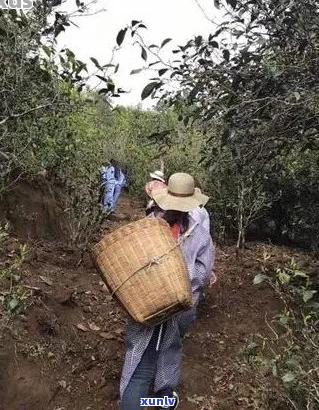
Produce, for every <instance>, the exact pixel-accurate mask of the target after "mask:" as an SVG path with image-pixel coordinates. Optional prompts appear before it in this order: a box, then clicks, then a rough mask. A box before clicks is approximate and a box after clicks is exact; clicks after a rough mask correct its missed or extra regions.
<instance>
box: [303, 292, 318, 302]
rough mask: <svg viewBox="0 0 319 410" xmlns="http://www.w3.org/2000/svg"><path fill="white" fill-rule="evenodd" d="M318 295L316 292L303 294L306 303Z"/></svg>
mask: <svg viewBox="0 0 319 410" xmlns="http://www.w3.org/2000/svg"><path fill="white" fill-rule="evenodd" d="M316 293H317V291H316V290H305V291H304V292H302V300H303V301H304V302H305V303H306V302H308V300H310V299H312V298H313V296H314V295H315V294H316Z"/></svg>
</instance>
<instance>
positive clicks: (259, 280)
mask: <svg viewBox="0 0 319 410" xmlns="http://www.w3.org/2000/svg"><path fill="white" fill-rule="evenodd" d="M269 279H270V278H269V276H267V275H264V274H262V273H258V275H256V276H255V277H254V281H253V284H254V285H259V284H260V283H263V282H265V281H268V280H269Z"/></svg>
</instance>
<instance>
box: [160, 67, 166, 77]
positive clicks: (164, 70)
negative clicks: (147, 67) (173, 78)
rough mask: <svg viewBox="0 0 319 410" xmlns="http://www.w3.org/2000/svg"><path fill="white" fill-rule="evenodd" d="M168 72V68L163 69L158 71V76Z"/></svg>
mask: <svg viewBox="0 0 319 410" xmlns="http://www.w3.org/2000/svg"><path fill="white" fill-rule="evenodd" d="M166 71H168V68H161V69H160V70H158V75H159V76H162V75H163V74H165V73H166Z"/></svg>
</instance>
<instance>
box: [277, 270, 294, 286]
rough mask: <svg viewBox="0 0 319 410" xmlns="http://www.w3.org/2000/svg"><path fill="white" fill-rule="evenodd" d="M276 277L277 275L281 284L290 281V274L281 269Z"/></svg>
mask: <svg viewBox="0 0 319 410" xmlns="http://www.w3.org/2000/svg"><path fill="white" fill-rule="evenodd" d="M277 277H278V280H279V282H280V283H281V284H282V285H285V284H288V283H289V282H290V279H291V276H290V275H288V273H286V272H283V271H279V272H278V273H277Z"/></svg>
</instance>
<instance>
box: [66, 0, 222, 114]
mask: <svg viewBox="0 0 319 410" xmlns="http://www.w3.org/2000/svg"><path fill="white" fill-rule="evenodd" d="M198 2H200V4H201V6H202V7H203V8H204V9H205V11H206V12H207V14H208V15H209V16H210V17H211V18H212V19H214V21H218V17H219V16H220V12H219V11H218V10H217V9H216V8H214V5H213V4H214V2H213V0H198ZM74 5H75V0H67V1H66V3H64V4H63V6H62V7H61V9H63V10H74V9H75V7H74ZM91 7H92V11H94V10H101V9H105V10H106V11H103V12H101V13H98V14H95V15H91V16H83V17H78V18H74V19H73V21H74V23H76V24H77V25H78V26H79V28H77V27H74V26H71V27H69V28H67V30H66V32H65V33H61V34H60V35H59V37H58V46H59V48H63V47H68V48H70V49H71V50H73V51H74V52H75V54H76V56H77V58H79V59H80V60H82V61H84V62H87V63H89V62H90V57H95V58H97V60H98V61H99V62H100V64H101V65H103V64H106V63H108V62H109V61H110V59H111V55H112V49H113V47H114V46H115V44H116V36H117V33H118V31H119V30H120V29H122V28H124V27H125V26H126V25H128V24H130V22H131V20H141V21H142V22H143V23H144V24H145V25H146V26H147V27H148V30H142V32H143V35H144V38H145V39H146V42H149V44H151V43H155V44H160V43H161V42H162V40H164V39H165V38H172V39H173V41H171V42H170V43H169V44H167V45H166V46H165V54H164V55H166V56H169V55H170V53H169V51H170V50H172V49H173V48H174V46H176V45H177V44H179V45H183V44H185V43H186V41H187V40H189V39H190V38H192V37H193V36H194V35H202V36H207V35H208V34H209V33H211V32H212V31H213V29H214V25H213V24H212V23H211V22H210V21H209V20H208V19H207V18H205V16H204V14H203V12H202V11H201V9H200V8H199V7H198V5H197V4H196V0H157V1H154V0H98V1H97V3H96V4H95V5H93V6H91ZM219 21H220V17H219ZM132 43H133V42H132V40H131V37H130V36H127V37H126V41H124V43H123V45H122V47H121V49H120V50H119V51H117V52H116V54H115V58H114V61H113V62H115V63H118V62H119V63H120V69H119V71H118V73H117V74H116V75H115V76H112V78H113V79H114V81H115V82H116V85H117V86H119V87H122V88H123V89H125V90H128V91H130V93H128V94H123V95H122V96H121V98H116V99H115V100H114V102H115V103H117V104H120V105H132V106H136V105H137V104H139V103H140V102H141V98H140V95H141V91H142V89H143V88H144V86H145V85H146V84H147V83H148V80H149V78H151V77H152V76H154V74H152V72H142V73H140V74H136V75H130V72H131V71H132V70H133V69H137V68H141V67H143V65H145V63H144V61H143V60H142V59H141V57H140V55H141V52H140V48H139V47H138V46H137V45H135V46H134V45H133V44H132ZM88 65H89V67H91V69H93V65H91V64H88ZM159 68H160V67H159ZM151 105H152V101H151V100H150V99H147V100H145V101H144V102H143V103H142V106H143V108H147V107H151Z"/></svg>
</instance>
